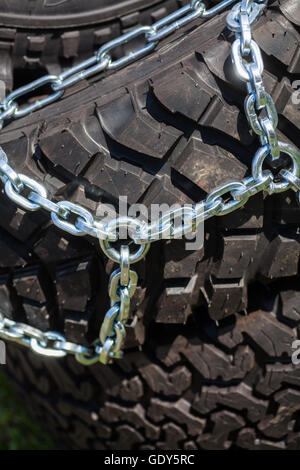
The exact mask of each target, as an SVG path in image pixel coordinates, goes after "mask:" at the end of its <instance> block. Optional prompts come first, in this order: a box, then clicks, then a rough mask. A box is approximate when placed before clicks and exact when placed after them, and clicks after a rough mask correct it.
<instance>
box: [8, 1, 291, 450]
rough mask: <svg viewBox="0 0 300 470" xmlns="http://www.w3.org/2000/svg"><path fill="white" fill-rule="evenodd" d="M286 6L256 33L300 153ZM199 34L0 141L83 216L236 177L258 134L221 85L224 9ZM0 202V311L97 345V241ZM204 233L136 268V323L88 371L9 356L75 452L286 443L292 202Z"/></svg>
mask: <svg viewBox="0 0 300 470" xmlns="http://www.w3.org/2000/svg"><path fill="white" fill-rule="evenodd" d="M283 4H284V5H283ZM293 4H294V2H293V0H291V1H288V0H287V1H286V2H281V9H280V8H278V2H277V1H274V2H272V5H271V6H270V8H269V9H268V11H267V13H266V14H265V15H264V17H263V18H261V20H260V22H259V23H258V24H257V25H256V27H255V30H254V33H253V34H254V38H255V40H256V41H257V42H258V43H259V45H260V46H261V48H262V51H263V56H264V61H265V68H266V70H265V73H264V75H265V82H266V86H267V90H268V92H269V93H271V95H272V96H273V98H274V100H275V103H276V106H277V109H278V111H279V115H280V116H279V126H278V133H279V136H280V139H281V140H284V141H291V142H293V143H294V144H295V145H296V146H298V147H300V137H299V127H300V119H299V117H300V111H299V109H298V108H297V106H295V105H293V104H292V101H291V96H292V93H293V91H294V89H293V88H292V82H293V80H295V79H297V78H299V73H300V61H299V60H298V59H299V57H300V54H299V50H300V48H299V45H300V37H299V32H298V29H297V28H298V27H297V17H296V15H295V14H294V15H293V16H292V17H291V18H288V17H287V16H288V15H287V13H286V12H287V11H290V10H289V7H291V8H292V7H293ZM283 6H284V8H283ZM297 11H299V10H297ZM290 16H291V15H290ZM293 21H294V22H293ZM197 26H198V22H196V23H195V24H194V25H190V26H188V27H187V28H186V31H178V32H177V33H176V35H174V36H173V37H172V38H171V40H170V39H168V41H167V42H168V45H167V46H166V45H164V44H163V45H162V47H161V49H160V50H159V51H157V52H155V53H154V54H152V55H151V56H150V57H148V58H146V59H144V60H141V61H139V62H138V63H136V64H133V65H131V66H130V67H128V68H126V69H124V70H122V71H119V72H116V73H108V74H107V76H105V77H104V78H103V76H102V77H96V78H95V79H93V80H91V81H90V83H87V82H84V83H83V84H82V89H81V90H80V91H79V90H78V88H74V89H73V90H70V91H69V92H68V96H65V98H64V99H63V100H61V101H60V102H59V103H57V104H54V105H51V106H49V107H48V108H47V109H44V110H41V111H40V112H37V113H35V114H33V115H31V116H29V117H27V118H25V119H23V120H21V121H17V122H13V123H11V124H10V125H9V126H8V127H7V128H5V130H4V132H3V133H2V135H1V139H0V141H1V143H2V144H3V147H4V149H5V150H6V151H7V154H8V155H9V158H10V161H11V162H13V163H14V166H15V167H16V168H17V169H18V170H19V171H22V172H23V173H26V174H28V175H31V176H34V177H35V178H37V179H39V180H43V181H44V183H45V184H46V185H47V187H48V189H49V192H50V193H51V195H52V196H53V198H54V199H56V200H59V199H69V200H71V201H73V202H79V203H81V204H82V205H84V206H85V207H87V208H88V209H89V210H91V211H94V210H95V209H96V206H97V204H99V203H100V202H101V201H104V202H111V203H115V202H116V199H117V198H118V196H119V195H120V194H121V195H127V196H128V202H129V204H132V203H134V202H137V201H139V202H144V203H145V204H147V205H149V204H151V203H152V202H159V203H163V202H167V203H169V204H170V203H173V202H180V203H183V202H191V201H198V200H200V199H202V198H203V196H204V195H205V194H206V193H207V192H209V191H210V190H212V189H213V187H215V186H216V185H217V184H219V183H223V182H224V181H226V180H227V179H231V178H232V175H233V174H234V177H235V178H242V177H244V175H245V174H248V173H249V170H250V166H251V159H252V157H253V155H254V152H255V151H256V149H257V146H258V142H257V138H256V137H255V136H253V135H252V134H251V133H250V132H249V131H248V124H247V122H246V119H245V117H244V113H243V99H244V96H245V93H246V89H245V87H244V86H243V85H241V84H240V83H239V82H238V81H237V80H236V79H234V78H233V73H232V66H231V62H230V60H229V51H230V42H231V41H232V39H233V37H232V35H231V34H229V33H228V31H227V30H226V29H225V14H222V15H220V16H218V17H217V18H214V19H213V20H211V21H209V22H207V23H205V24H202V25H201V26H200V27H197ZM178 90H180V93H178ZM280 162H281V161H280ZM280 162H279V163H280ZM281 163H284V162H281ZM0 210H1V214H2V217H1V218H0V227H1V232H0V248H1V249H0V267H1V284H0V304H1V309H2V310H3V311H4V313H5V314H6V315H7V316H8V317H10V318H13V319H16V320H20V321H23V322H26V323H29V324H31V325H33V326H36V327H38V328H41V329H44V330H47V329H49V328H50V329H54V330H58V331H61V332H63V333H64V334H65V335H66V336H67V338H68V339H69V340H70V341H75V342H80V343H84V344H87V343H88V342H89V341H91V340H93V339H94V338H95V337H96V336H97V332H98V329H99V325H100V322H101V321H102V319H103V316H104V314H105V311H106V309H107V307H108V298H107V279H108V274H109V273H110V272H111V270H112V268H113V266H112V264H111V263H110V262H107V260H106V259H105V257H104V256H102V253H101V250H100V249H99V246H98V244H97V243H96V241H95V240H92V239H83V238H75V237H72V236H69V235H67V234H66V233H64V232H61V231H59V229H57V228H55V227H53V225H52V224H51V222H50V220H49V215H48V214H45V213H43V212H35V213H25V212H23V211H22V210H21V209H18V210H17V211H16V208H15V205H14V204H13V203H10V202H9V201H8V199H7V198H6V196H5V195H4V194H1V197H0ZM205 232H206V237H205V245H204V248H203V250H202V251H201V252H198V251H195V252H187V251H185V248H184V245H185V242H184V241H176V242H170V243H163V242H161V243H156V244H154V245H153V246H152V248H151V251H150V253H149V254H148V256H147V259H146V260H145V261H143V262H141V263H139V264H138V265H136V267H137V270H138V273H139V278H140V286H139V288H138V292H137V295H136V296H135V298H134V306H133V315H135V319H136V321H134V322H133V324H132V326H131V327H129V328H128V341H127V350H126V353H125V358H124V359H122V360H120V361H118V362H117V363H116V364H115V365H113V366H103V365H101V364H97V365H95V366H93V367H91V368H84V367H83V366H81V365H79V364H77V363H76V362H75V361H74V359H73V358H70V357H68V358H67V359H65V360H51V359H41V358H39V357H37V356H34V355H33V354H32V353H29V352H25V351H24V349H20V348H19V347H18V346H9V349H8V353H9V354H8V367H7V370H8V372H9V375H10V378H11V380H12V381H13V383H14V384H15V386H16V387H17V388H19V389H20V390H21V392H22V396H23V399H25V400H26V401H27V402H28V404H29V406H30V407H31V408H32V409H33V412H34V414H35V415H37V416H38V417H40V418H41V419H42V420H43V423H44V424H45V425H46V423H47V426H48V427H49V429H51V430H52V432H53V434H54V435H55V436H56V437H57V438H60V439H65V440H68V442H69V444H68V445H69V446H75V447H77V448H83V449H86V448H111V449H131V448H132V449H136V448H142V449H152V448H158V449H197V448H200V449H201V448H210V449H223V448H224V449H228V448H233V449H234V448H247V449H254V448H255V449H256V448H259V449H293V448H299V445H300V432H299V417H298V410H299V408H300V389H299V387H300V369H299V368H296V367H295V366H293V365H292V363H291V352H292V349H291V345H292V342H293V340H294V339H296V338H297V337H298V335H299V322H300V294H299V255H300V244H299V208H298V206H297V203H296V198H295V195H294V193H292V192H287V193H284V194H280V195H273V196H270V197H264V196H263V195H262V194H259V195H257V196H255V197H253V198H251V200H250V201H249V202H248V203H247V205H246V206H245V208H244V209H241V210H239V211H237V212H235V213H233V214H231V215H228V216H226V217H223V218H215V219H211V220H210V221H209V222H208V223H207V224H206V227H205ZM246 314H247V315H246ZM216 320H218V322H219V325H218V326H217V325H216V324H215V321H216Z"/></svg>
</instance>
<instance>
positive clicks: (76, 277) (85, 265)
mask: <svg viewBox="0 0 300 470" xmlns="http://www.w3.org/2000/svg"><path fill="white" fill-rule="evenodd" d="M93 269H94V267H93V262H92V259H91V258H88V259H85V260H82V261H77V262H70V263H65V264H63V265H61V266H58V267H57V270H56V275H57V281H56V289H57V296H58V303H59V306H60V307H61V308H62V309H63V310H72V311H74V312H80V313H84V312H85V311H86V309H87V304H88V302H89V300H90V299H91V296H92V275H93Z"/></svg>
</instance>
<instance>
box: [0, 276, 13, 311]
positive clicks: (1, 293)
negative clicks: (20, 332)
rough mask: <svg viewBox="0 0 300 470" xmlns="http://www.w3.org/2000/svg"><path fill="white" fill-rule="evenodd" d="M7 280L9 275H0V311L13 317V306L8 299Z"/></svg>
mask: <svg viewBox="0 0 300 470" xmlns="http://www.w3.org/2000/svg"><path fill="white" fill-rule="evenodd" d="M9 282H10V276H9V275H4V276H1V277H0V312H1V313H3V314H4V315H5V316H6V317H8V318H11V319H13V306H12V303H11V299H10V290H9Z"/></svg>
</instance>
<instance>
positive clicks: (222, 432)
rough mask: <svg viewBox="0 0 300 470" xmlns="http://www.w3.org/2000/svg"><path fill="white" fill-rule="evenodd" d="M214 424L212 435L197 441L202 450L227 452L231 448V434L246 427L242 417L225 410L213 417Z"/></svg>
mask: <svg viewBox="0 0 300 470" xmlns="http://www.w3.org/2000/svg"><path fill="white" fill-rule="evenodd" d="M211 421H212V422H213V423H214V427H213V431H212V433H208V434H206V433H205V434H203V435H202V436H199V437H198V439H197V443H198V444H199V446H200V447H201V449H206V450H227V449H229V448H230V447H231V444H232V442H231V441H230V438H229V434H230V433H231V432H233V431H236V430H237V429H240V428H242V427H243V426H244V424H245V421H244V420H243V418H242V417H241V416H237V415H235V414H233V413H231V412H230V411H227V410H224V411H219V412H217V413H213V414H212V415H211Z"/></svg>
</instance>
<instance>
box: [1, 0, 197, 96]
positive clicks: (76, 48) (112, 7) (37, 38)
mask: <svg viewBox="0 0 300 470" xmlns="http://www.w3.org/2000/svg"><path fill="white" fill-rule="evenodd" d="M187 2H188V0H116V1H113V2H112V1H111V0H88V1H84V0H63V1H59V2H58V1H56V0H55V1H53V0H9V1H2V2H0V61H1V71H0V79H2V80H4V81H5V83H6V86H7V91H11V90H12V88H16V86H21V85H22V84H24V83H26V82H28V81H29V79H34V78H37V77H39V76H41V75H43V74H45V73H47V72H48V73H53V74H58V73H60V72H61V71H62V70H65V69H66V68H69V67H71V66H72V65H75V64H77V63H78V62H80V61H82V60H84V59H87V58H89V57H91V56H92V55H93V54H94V52H95V51H96V50H98V49H99V47H100V46H102V45H103V44H104V43H106V42H108V41H110V40H111V39H114V38H115V37H118V36H120V35H121V34H123V33H125V32H127V31H129V30H130V29H131V28H134V27H136V26H138V25H140V24H143V25H144V24H152V23H153V22H155V21H157V20H159V19H161V18H162V17H164V16H166V15H167V14H169V13H171V12H173V11H175V10H177V9H178V8H180V7H181V6H183V5H185V4H186V3H187ZM139 41H142V37H141V38H138V39H137V40H136V41H135V47H136V45H137V44H138V42H139ZM128 47H130V46H126V47H123V48H121V47H119V48H117V49H115V50H114V55H115V56H116V57H119V56H120V55H122V54H124V53H126V52H128V51H129V48H128Z"/></svg>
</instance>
